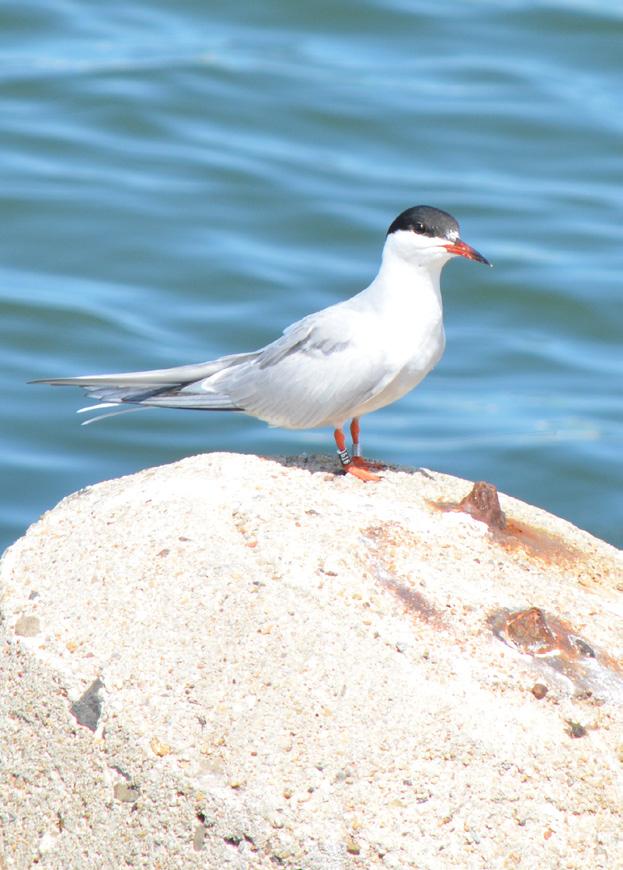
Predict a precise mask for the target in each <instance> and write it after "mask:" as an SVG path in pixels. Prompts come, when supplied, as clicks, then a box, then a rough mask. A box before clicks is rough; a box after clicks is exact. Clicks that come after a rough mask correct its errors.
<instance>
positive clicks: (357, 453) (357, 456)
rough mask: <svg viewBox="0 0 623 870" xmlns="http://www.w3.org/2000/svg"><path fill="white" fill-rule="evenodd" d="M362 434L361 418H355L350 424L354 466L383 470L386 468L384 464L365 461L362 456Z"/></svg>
mask: <svg viewBox="0 0 623 870" xmlns="http://www.w3.org/2000/svg"><path fill="white" fill-rule="evenodd" d="M360 432H361V427H360V426H359V417H353V419H352V422H351V424H350V437H351V438H352V439H353V458H352V460H351V461H352V463H353V465H358V466H359V468H367V469H370V468H376V469H381V468H385V467H386V466H385V465H383V463H382V462H370V460H369V459H364V458H363V456H362V455H361V444H360V442H359V433H360Z"/></svg>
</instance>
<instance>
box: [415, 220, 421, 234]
mask: <svg viewBox="0 0 623 870" xmlns="http://www.w3.org/2000/svg"><path fill="white" fill-rule="evenodd" d="M413 229H414V230H415V232H416V233H423V232H424V224H423V223H422V221H416V222H415V223H414V224H413Z"/></svg>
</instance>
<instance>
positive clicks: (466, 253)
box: [444, 239, 491, 266]
mask: <svg viewBox="0 0 623 870" xmlns="http://www.w3.org/2000/svg"><path fill="white" fill-rule="evenodd" d="M444 248H445V249H446V251H448V252H449V253H450V254H458V255H459V256H461V257H467V259H468V260H476V262H477V263H484V264H485V265H486V266H490V265H491V263H490V262H489V261H488V260H487V259H486V258H485V257H483V256H482V254H479V253H478V251H477V250H476V249H475V248H472V246H471V245H468V244H467V242H463V241H462V240H461V239H457V240H456V242H452V244H450V245H444Z"/></svg>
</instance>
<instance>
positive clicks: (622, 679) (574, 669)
mask: <svg viewBox="0 0 623 870" xmlns="http://www.w3.org/2000/svg"><path fill="white" fill-rule="evenodd" d="M489 625H490V627H491V629H492V631H493V633H494V634H495V635H496V637H498V638H499V639H500V640H502V641H503V642H504V643H505V644H507V646H510V647H511V648H512V649H514V650H516V651H517V652H520V653H523V654H524V655H529V656H532V657H533V658H535V659H541V660H543V662H544V664H546V665H548V666H549V667H551V668H553V669H554V670H555V671H557V672H558V673H560V674H562V675H563V676H565V677H566V678H567V679H569V680H570V681H571V682H572V683H573V685H574V687H575V689H576V691H579V692H586V693H587V694H588V695H589V696H591V695H596V696H597V697H602V698H605V699H606V700H612V701H616V702H617V703H621V702H623V668H622V667H621V662H620V661H617V660H616V659H615V658H614V657H613V656H611V655H610V654H609V653H608V652H606V651H601V650H598V649H596V648H595V647H594V646H593V645H592V644H590V643H588V641H586V640H585V639H584V638H582V637H580V635H579V634H578V633H577V631H576V630H575V629H574V628H573V626H572V625H570V624H569V623H568V622H566V621H565V620H564V619H560V618H559V617H557V616H554V615H552V614H550V613H546V612H545V611H544V610H542V609H541V608H540V607H529V608H527V609H526V610H515V611H509V610H499V611H497V612H495V613H493V614H492V615H491V616H490V618H489Z"/></svg>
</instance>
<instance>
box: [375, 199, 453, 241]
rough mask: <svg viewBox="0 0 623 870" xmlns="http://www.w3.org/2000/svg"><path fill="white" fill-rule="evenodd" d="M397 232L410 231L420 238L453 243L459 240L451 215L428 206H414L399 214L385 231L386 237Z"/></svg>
mask: <svg viewBox="0 0 623 870" xmlns="http://www.w3.org/2000/svg"><path fill="white" fill-rule="evenodd" d="M397 230H410V231H411V232H414V233H418V235H421V236H430V237H431V238H440V239H448V241H449V242H454V241H455V240H456V239H458V238H459V232H460V231H459V224H458V221H456V220H455V219H454V218H453V217H452V215H451V214H448V212H447V211H442V210H441V209H440V208H433V207H432V206H430V205H415V206H413V208H408V209H407V210H406V211H403V212H402V214H399V215H398V217H397V218H396V220H395V221H394V222H393V223H392V225H391V226H390V228H389V229H388V230H387V235H388V236H389V235H391V233H395V232H396V231H397Z"/></svg>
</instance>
